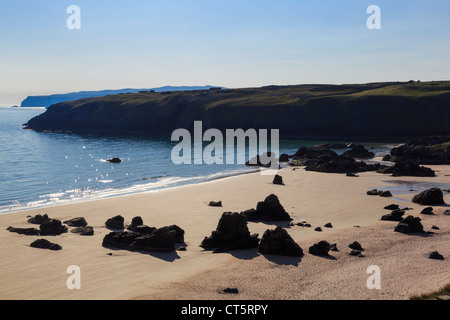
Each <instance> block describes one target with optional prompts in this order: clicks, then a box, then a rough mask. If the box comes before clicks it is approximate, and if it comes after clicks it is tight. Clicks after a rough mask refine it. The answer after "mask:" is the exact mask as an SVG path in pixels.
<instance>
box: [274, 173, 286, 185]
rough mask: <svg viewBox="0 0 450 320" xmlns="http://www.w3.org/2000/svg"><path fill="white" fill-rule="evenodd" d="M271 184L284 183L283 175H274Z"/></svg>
mask: <svg viewBox="0 0 450 320" xmlns="http://www.w3.org/2000/svg"><path fill="white" fill-rule="evenodd" d="M272 183H273V184H279V185H284V183H283V177H282V176H279V175H275V177H274V178H273V182H272Z"/></svg>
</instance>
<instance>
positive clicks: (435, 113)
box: [26, 81, 450, 140]
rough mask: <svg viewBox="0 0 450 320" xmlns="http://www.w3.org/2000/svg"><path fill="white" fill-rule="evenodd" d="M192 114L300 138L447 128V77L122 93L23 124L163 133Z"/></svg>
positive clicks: (393, 136) (64, 106)
mask: <svg viewBox="0 0 450 320" xmlns="http://www.w3.org/2000/svg"><path fill="white" fill-rule="evenodd" d="M195 120H203V123H204V129H207V128H218V129H222V130H224V129H228V128H229V129H236V128H243V129H248V128H255V129H280V134H281V135H282V137H284V138H302V139H308V138H314V139H328V140H337V139H353V140H356V139H361V140H401V139H406V138H408V139H409V138H415V137H420V136H423V135H434V134H450V128H449V126H448V123H450V81H438V82H408V83H399V82H392V83H370V84H354V85H298V86H268V87H262V88H244V89H225V90H209V91H181V92H164V93H136V94H118V95H111V96H106V97H99V98H89V99H81V100H76V101H71V102H63V103H58V104H55V105H52V106H51V107H50V108H49V109H48V110H47V112H45V113H44V114H42V115H40V116H38V117H36V118H33V119H31V120H30V121H29V122H28V123H27V124H26V127H27V128H29V129H34V130H37V131H44V130H48V131H64V132H66V131H71V132H90V133H93V132H110V133H139V134H149V135H166V134H170V133H171V132H172V131H173V130H175V129H177V128H187V129H191V128H192V126H193V122H194V121H195Z"/></svg>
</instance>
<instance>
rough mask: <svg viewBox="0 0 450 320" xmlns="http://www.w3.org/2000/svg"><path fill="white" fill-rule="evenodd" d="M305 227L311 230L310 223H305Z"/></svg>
mask: <svg viewBox="0 0 450 320" xmlns="http://www.w3.org/2000/svg"><path fill="white" fill-rule="evenodd" d="M303 226H304V227H305V228H311V225H310V224H309V223H305V224H304V225H303Z"/></svg>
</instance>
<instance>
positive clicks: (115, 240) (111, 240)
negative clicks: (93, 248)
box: [102, 231, 146, 250]
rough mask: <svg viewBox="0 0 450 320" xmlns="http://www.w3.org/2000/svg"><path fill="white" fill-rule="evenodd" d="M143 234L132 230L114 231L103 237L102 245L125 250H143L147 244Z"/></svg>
mask: <svg viewBox="0 0 450 320" xmlns="http://www.w3.org/2000/svg"><path fill="white" fill-rule="evenodd" d="M145 241H146V240H145V238H144V236H143V235H141V234H139V233H136V232H132V231H113V232H110V233H109V234H107V235H106V236H105V237H104V238H103V242H102V246H103V247H105V248H116V249H124V250H143V249H144V246H145Z"/></svg>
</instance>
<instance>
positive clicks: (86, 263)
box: [0, 166, 450, 299]
mask: <svg viewBox="0 0 450 320" xmlns="http://www.w3.org/2000/svg"><path fill="white" fill-rule="evenodd" d="M431 167H432V168H433V169H435V170H439V172H438V177H435V178H415V177H401V178H393V177H390V176H387V175H381V174H377V173H361V174H360V177H358V178H351V177H346V176H345V175H338V174H322V173H316V172H306V171H304V170H303V169H302V168H298V169H297V170H295V171H294V170H292V168H285V169H282V170H281V171H280V174H281V175H282V176H283V179H284V181H285V184H286V185H285V186H278V185H272V184H271V180H272V177H269V176H263V175H260V174H259V173H256V174H247V175H242V176H237V177H230V178H226V179H221V180H216V181H212V182H208V183H203V184H199V185H194V186H185V187H179V188H174V189H168V190H162V191H158V192H152V193H145V194H139V195H131V196H122V197H117V198H111V199H104V200H96V201H91V202H85V203H77V204H72V205H63V206H55V207H50V208H43V209H36V210H30V211H26V212H16V213H11V214H3V215H1V216H0V243H1V245H0V253H1V263H0V274H1V280H0V298H1V299H136V298H137V299H407V298H408V297H410V296H411V295H413V294H417V293H423V292H428V291H431V290H436V289H438V288H440V287H441V286H443V285H444V284H447V283H449V282H450V268H449V267H450V246H449V245H448V243H449V240H450V231H449V230H450V216H444V215H443V214H442V213H443V212H444V210H446V209H450V208H448V207H443V206H442V207H439V206H435V211H436V213H437V214H436V215H433V216H424V215H420V211H421V206H419V205H416V204H413V203H411V202H410V200H411V198H412V196H413V195H414V194H417V193H418V192H417V191H415V192H410V193H406V194H401V195H396V194H394V199H392V198H381V197H378V196H367V195H366V191H367V190H369V189H372V188H386V187H388V186H390V185H391V184H390V183H388V182H386V181H393V180H401V181H421V182H429V183H430V184H431V185H433V184H436V183H450V178H449V176H448V175H449V174H450V166H431ZM271 193H274V194H276V195H277V196H278V197H279V199H280V201H281V203H282V205H283V206H284V207H285V209H286V211H288V212H289V213H291V214H292V218H293V219H294V222H297V221H300V220H306V221H307V222H309V223H310V224H311V225H312V228H302V227H298V226H295V227H290V228H289V229H288V232H289V234H290V235H291V236H292V237H293V238H294V240H295V241H297V242H298V243H299V245H300V246H301V247H302V248H303V251H304V252H305V256H304V257H303V258H301V259H295V258H286V257H276V256H262V255H260V254H258V253H257V252H256V250H245V251H236V252H231V253H224V254H212V253H211V252H209V251H203V249H202V248H200V247H199V244H200V243H201V241H202V240H203V238H204V237H205V236H209V235H210V234H211V231H212V230H214V229H215V228H216V226H217V222H218V220H219V218H220V216H221V214H222V212H224V211H238V212H239V211H243V210H246V209H249V208H252V207H256V204H257V202H258V201H262V200H264V198H265V197H266V196H268V195H269V194H271ZM211 200H216V201H217V200H221V201H222V202H223V204H224V207H223V208H212V207H209V206H208V205H207V203H209V201H211ZM445 201H446V203H449V204H450V194H449V193H445ZM391 203H398V204H400V205H401V206H408V207H412V208H414V210H412V211H410V212H408V214H412V215H414V216H420V218H422V219H423V221H422V222H423V224H424V227H425V230H427V231H428V230H431V226H432V225H437V226H439V227H440V229H441V230H437V231H436V234H435V235H433V236H430V237H422V236H418V235H404V234H399V233H396V232H394V231H393V229H394V227H395V225H396V223H395V222H386V221H379V219H380V217H381V216H382V215H383V214H386V213H388V211H386V210H383V207H384V206H386V205H388V204H391ZM44 213H47V214H48V215H49V216H50V217H51V218H56V219H60V220H62V221H65V220H67V219H70V218H74V217H79V216H83V217H85V218H86V220H87V221H88V223H89V225H91V226H93V227H94V228H95V235H94V236H92V237H83V236H80V235H76V234H73V233H70V232H69V233H66V234H63V235H61V236H56V237H45V238H46V239H48V240H50V241H52V242H55V243H58V244H60V245H61V246H62V247H63V250H62V251H58V252H53V251H48V250H41V249H35V248H30V247H29V244H30V243H31V242H33V241H34V240H35V239H37V238H38V237H33V236H24V235H18V234H15V233H10V232H8V231H6V228H7V227H8V226H14V227H35V226H34V225H31V224H28V223H27V222H26V220H27V218H26V216H28V215H31V216H34V215H36V214H44ZM119 214H120V215H122V216H124V217H125V221H126V223H129V222H131V219H132V218H133V217H135V216H141V217H142V218H143V219H144V224H147V225H150V226H153V227H162V226H166V225H171V224H176V225H178V226H180V227H181V228H183V229H184V230H185V231H186V234H185V240H186V243H187V245H188V247H187V251H184V252H181V251H177V252H174V253H154V254H145V253H137V252H129V251H124V250H109V249H105V248H103V247H102V246H101V243H102V239H103V237H104V236H105V235H106V234H107V233H109V232H110V231H109V230H108V229H106V228H105V227H104V222H105V221H106V220H107V219H108V218H110V217H112V216H115V215H119ZM328 222H331V223H332V224H333V227H334V228H333V229H327V228H323V225H324V224H325V223H328ZM355 225H358V226H360V228H355V227H354V226H355ZM317 226H322V229H323V232H321V233H319V232H316V231H314V228H315V227H317ZM269 228H270V229H273V228H275V225H273V224H264V223H249V229H250V231H251V233H259V234H260V236H262V234H263V233H264V231H265V230H266V229H269ZM319 240H327V241H328V242H330V243H337V245H338V248H339V249H340V252H332V256H334V257H335V258H336V259H326V258H321V257H316V256H312V255H310V254H309V253H308V247H309V246H310V245H312V244H314V243H315V242H317V241H319ZM355 240H356V241H358V242H360V243H361V244H362V245H363V247H364V248H365V249H366V250H365V252H364V254H365V255H366V257H365V258H357V257H350V256H348V252H350V249H349V248H348V244H350V243H352V242H353V241H355ZM435 250H438V251H439V252H440V253H441V254H442V255H444V257H446V259H445V260H444V261H437V260H430V259H428V254H429V253H430V252H431V251H435ZM108 253H112V254H113V255H112V256H109V255H107V254H108ZM70 265H77V266H79V267H80V268H81V286H82V287H81V290H69V289H68V288H67V286H66V280H67V278H68V277H69V276H70V275H69V274H67V273H66V270H67V267H68V266H70ZM370 265H378V266H379V267H380V268H381V285H382V287H381V290H369V289H367V286H366V280H367V278H368V277H369V276H370V275H369V274H367V273H366V269H367V267H368V266H370ZM226 287H237V288H238V289H239V290H240V294H239V295H233V296H230V295H224V294H221V293H220V290H221V289H223V288H226Z"/></svg>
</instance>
